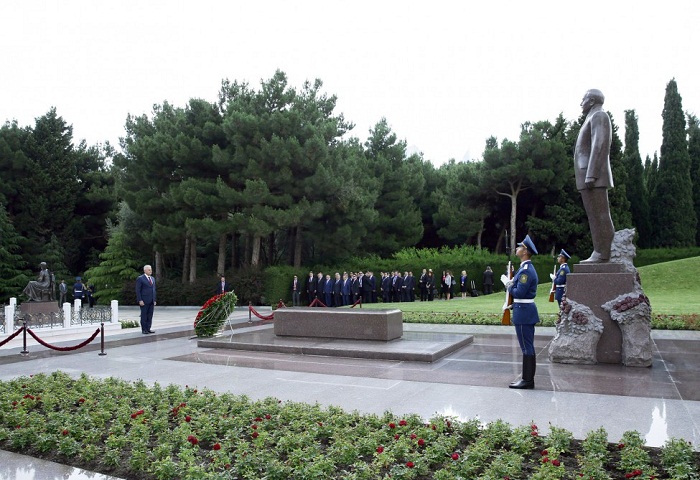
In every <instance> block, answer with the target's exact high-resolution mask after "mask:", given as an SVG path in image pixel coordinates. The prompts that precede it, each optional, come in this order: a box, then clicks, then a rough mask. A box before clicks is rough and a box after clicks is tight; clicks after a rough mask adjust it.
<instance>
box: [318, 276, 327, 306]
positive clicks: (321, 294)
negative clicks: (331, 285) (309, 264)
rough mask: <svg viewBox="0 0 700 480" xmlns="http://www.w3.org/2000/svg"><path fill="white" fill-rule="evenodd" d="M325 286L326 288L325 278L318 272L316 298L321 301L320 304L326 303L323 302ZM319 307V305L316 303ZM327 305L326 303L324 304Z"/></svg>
mask: <svg viewBox="0 0 700 480" xmlns="http://www.w3.org/2000/svg"><path fill="white" fill-rule="evenodd" d="M325 288H326V279H325V278H324V276H323V272H318V275H317V276H316V299H317V300H318V301H319V302H321V303H322V304H324V305H325V304H326V302H325V300H326V299H325V295H326V294H325ZM318 306H319V307H320V306H321V305H318ZM326 306H327V305H326Z"/></svg>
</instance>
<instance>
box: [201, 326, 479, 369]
mask: <svg viewBox="0 0 700 480" xmlns="http://www.w3.org/2000/svg"><path fill="white" fill-rule="evenodd" d="M473 340H474V337H473V335H466V334H460V333H441V332H404V333H403V336H402V337H401V338H398V339H395V340H389V341H386V342H385V341H381V340H348V339H338V338H312V337H290V336H279V335H276V334H275V329H273V327H272V326H264V327H260V328H258V329H255V330H254V331H247V332H237V331H235V330H234V331H232V332H227V333H225V334H224V335H222V336H220V337H214V338H208V339H201V340H199V341H198V342H197V346H198V347H202V348H220V349H226V350H244V351H251V352H272V353H284V354H293V355H320V356H328V357H345V358H364V359H370V360H397V361H409V362H435V361H436V360H438V359H440V358H443V357H444V356H446V355H449V354H451V353H453V352H455V351H457V350H459V349H460V348H463V347H465V346H467V345H469V344H470V343H472V341H473Z"/></svg>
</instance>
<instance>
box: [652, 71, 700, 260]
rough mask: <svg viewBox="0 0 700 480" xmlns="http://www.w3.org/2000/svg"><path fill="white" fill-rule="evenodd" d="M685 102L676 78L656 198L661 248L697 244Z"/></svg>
mask: <svg viewBox="0 0 700 480" xmlns="http://www.w3.org/2000/svg"><path fill="white" fill-rule="evenodd" d="M681 103H682V102H681V96H680V94H679V93H678V86H677V84H676V81H675V79H673V80H671V81H670V82H669V83H668V85H666V95H665V97H664V110H663V114H662V118H663V140H662V144H661V157H660V159H659V171H658V174H657V178H656V180H655V183H654V193H653V195H652V199H653V201H652V224H653V225H654V226H655V229H654V233H655V236H654V245H655V246H658V247H686V246H690V245H694V244H695V237H696V228H697V216H696V213H695V209H694V207H693V186H692V184H691V179H690V178H691V177H690V156H689V155H688V141H687V139H686V129H685V116H684V114H683V107H682V104H681Z"/></svg>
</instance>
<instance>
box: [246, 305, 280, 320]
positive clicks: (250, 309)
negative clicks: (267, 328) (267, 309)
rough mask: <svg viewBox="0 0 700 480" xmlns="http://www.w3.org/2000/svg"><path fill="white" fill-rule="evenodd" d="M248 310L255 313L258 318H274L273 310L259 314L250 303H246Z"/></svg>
mask: <svg viewBox="0 0 700 480" xmlns="http://www.w3.org/2000/svg"><path fill="white" fill-rule="evenodd" d="M248 311H249V312H250V313H252V314H253V315H255V316H256V317H258V318H260V319H261V320H274V319H275V312H272V313H271V314H270V315H260V314H259V313H258V312H256V311H255V309H254V308H253V306H252V305H248Z"/></svg>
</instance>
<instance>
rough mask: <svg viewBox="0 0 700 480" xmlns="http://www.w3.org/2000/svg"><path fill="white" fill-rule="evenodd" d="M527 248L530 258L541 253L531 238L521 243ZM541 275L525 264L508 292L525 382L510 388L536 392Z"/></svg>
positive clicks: (517, 383) (519, 244)
mask: <svg viewBox="0 0 700 480" xmlns="http://www.w3.org/2000/svg"><path fill="white" fill-rule="evenodd" d="M518 246H522V247H525V248H526V249H527V251H528V253H529V254H530V255H536V254H537V249H536V248H535V244H534V243H532V240H531V239H530V236H529V235H526V236H525V239H524V240H523V241H522V242H520V243H518ZM538 283H539V280H538V278H537V272H536V271H535V267H534V266H533V265H532V262H531V261H530V260H529V259H528V260H523V261H522V262H521V263H520V268H518V271H517V272H515V275H514V276H513V281H512V284H510V286H508V287H507V288H508V289H509V292H510V294H511V296H512V297H513V320H512V321H513V325H514V326H515V333H516V335H517V336H518V343H519V344H520V349H521V350H522V352H523V374H522V379H521V380H519V381H515V382H513V383H511V384H510V388H521V389H522V388H527V389H530V388H535V381H534V378H535V366H536V357H535V324H536V323H539V321H540V316H539V314H538V312H537V305H535V296H537V284H538Z"/></svg>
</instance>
